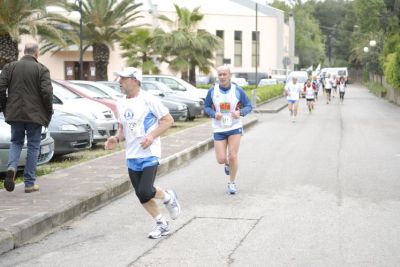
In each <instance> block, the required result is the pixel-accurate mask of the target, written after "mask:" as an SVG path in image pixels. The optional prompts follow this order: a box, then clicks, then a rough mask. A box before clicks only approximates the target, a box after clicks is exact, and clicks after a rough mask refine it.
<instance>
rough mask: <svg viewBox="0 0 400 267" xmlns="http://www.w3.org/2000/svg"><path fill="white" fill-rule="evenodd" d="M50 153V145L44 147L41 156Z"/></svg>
mask: <svg viewBox="0 0 400 267" xmlns="http://www.w3.org/2000/svg"><path fill="white" fill-rule="evenodd" d="M49 152H50V146H49V145H45V146H42V147H41V148H40V154H47V153H49Z"/></svg>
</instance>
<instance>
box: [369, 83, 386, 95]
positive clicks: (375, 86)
mask: <svg viewBox="0 0 400 267" xmlns="http://www.w3.org/2000/svg"><path fill="white" fill-rule="evenodd" d="M364 85H365V86H366V87H367V88H368V90H369V91H370V92H371V93H373V94H375V95H377V96H380V97H384V96H385V95H386V92H387V90H386V88H385V87H384V86H383V85H382V84H380V83H377V82H373V81H368V82H366V83H364Z"/></svg>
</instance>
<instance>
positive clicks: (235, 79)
mask: <svg viewBox="0 0 400 267" xmlns="http://www.w3.org/2000/svg"><path fill="white" fill-rule="evenodd" d="M231 82H233V83H236V84H237V85H239V86H241V87H242V86H247V85H249V83H248V82H247V81H246V79H245V78H241V77H231Z"/></svg>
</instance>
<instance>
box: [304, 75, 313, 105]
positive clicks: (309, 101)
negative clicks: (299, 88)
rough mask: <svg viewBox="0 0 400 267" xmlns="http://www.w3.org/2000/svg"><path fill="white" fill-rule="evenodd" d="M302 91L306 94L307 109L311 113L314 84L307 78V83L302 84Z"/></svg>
mask: <svg viewBox="0 0 400 267" xmlns="http://www.w3.org/2000/svg"><path fill="white" fill-rule="evenodd" d="M304 92H305V94H306V101H307V107H308V111H309V112H310V113H311V111H312V110H313V109H314V101H315V85H314V84H313V83H312V82H311V80H310V79H308V80H307V83H306V84H305V85H304Z"/></svg>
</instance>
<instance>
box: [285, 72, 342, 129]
mask: <svg viewBox="0 0 400 267" xmlns="http://www.w3.org/2000/svg"><path fill="white" fill-rule="evenodd" d="M297 81H298V78H297V77H296V76H293V77H292V80H291V81H289V82H288V83H287V84H286V85H285V95H286V97H287V101H288V108H289V112H290V118H291V120H292V122H295V121H296V120H297V115H298V107H299V101H300V97H301V96H302V95H304V97H305V99H306V103H307V108H308V111H309V113H312V111H313V110H314V108H315V101H316V100H318V93H319V91H323V93H324V94H325V97H326V104H329V103H331V101H332V98H333V97H335V96H336V95H337V93H338V92H339V101H340V103H343V101H344V94H345V92H346V87H347V85H346V84H347V81H346V79H345V78H344V77H343V76H340V77H336V75H331V74H329V73H328V74H327V76H326V77H321V78H320V79H318V78H317V77H316V76H314V77H312V78H309V79H308V80H307V81H306V82H305V83H304V84H301V83H298V82H297Z"/></svg>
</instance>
